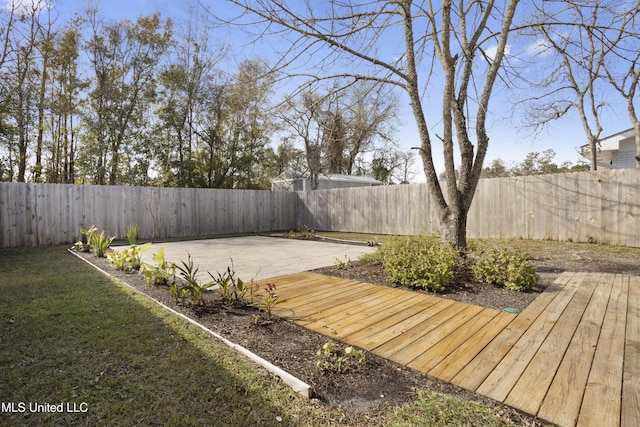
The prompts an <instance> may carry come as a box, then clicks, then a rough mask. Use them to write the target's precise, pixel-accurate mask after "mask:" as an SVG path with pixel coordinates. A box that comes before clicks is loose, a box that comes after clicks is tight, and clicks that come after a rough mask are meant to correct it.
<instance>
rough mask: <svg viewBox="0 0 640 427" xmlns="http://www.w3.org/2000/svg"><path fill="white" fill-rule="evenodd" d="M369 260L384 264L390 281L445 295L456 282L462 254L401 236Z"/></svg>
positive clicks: (418, 238) (421, 238) (426, 239)
mask: <svg viewBox="0 0 640 427" xmlns="http://www.w3.org/2000/svg"><path fill="white" fill-rule="evenodd" d="M374 254H375V255H371V256H369V257H365V258H364V259H366V260H370V261H377V262H379V263H381V264H382V265H384V267H385V276H386V279H387V280H388V281H389V282H392V283H398V284H400V285H403V286H407V287H412V288H422V289H427V290H431V291H435V292H441V291H443V290H444V289H445V285H446V284H447V283H448V282H449V281H451V279H453V277H454V274H455V271H456V268H457V267H458V265H459V264H460V261H461V260H460V253H459V252H458V250H456V249H455V248H453V247H452V246H450V245H447V244H443V243H440V242H437V241H434V240H433V239H431V238H429V237H426V236H422V235H420V236H398V237H394V238H391V239H389V240H388V241H387V242H386V243H385V244H384V245H383V246H381V247H380V248H378V249H377V250H376V252H375V253H374Z"/></svg>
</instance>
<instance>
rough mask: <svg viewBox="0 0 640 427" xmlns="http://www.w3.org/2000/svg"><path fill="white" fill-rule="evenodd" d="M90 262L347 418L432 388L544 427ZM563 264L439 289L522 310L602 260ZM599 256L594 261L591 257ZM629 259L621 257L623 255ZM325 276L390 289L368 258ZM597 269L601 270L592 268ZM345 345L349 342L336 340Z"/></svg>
mask: <svg viewBox="0 0 640 427" xmlns="http://www.w3.org/2000/svg"><path fill="white" fill-rule="evenodd" d="M81 256H83V257H84V258H85V259H87V260H88V261H89V262H90V263H92V264H94V265H96V266H97V267H99V268H101V269H102V270H104V271H106V272H107V273H108V274H110V275H112V276H114V277H116V278H117V279H119V280H121V281H124V282H125V283H127V284H129V285H130V286H132V287H134V288H135V289H137V290H138V291H140V292H142V293H144V294H146V295H148V296H149V297H151V298H153V299H155V300H157V301H159V302H161V303H163V304H165V305H167V306H169V307H171V308H173V309H174V310H176V311H178V312H181V313H183V314H185V315H187V316H190V317H191V318H193V319H195V320H197V321H198V322H199V323H201V324H202V325H204V326H206V327H207V328H209V329H211V330H212V331H215V332H217V333H218V334H220V335H222V336H224V337H225V338H227V339H229V340H230V341H232V342H235V343H237V344H239V345H241V346H243V347H245V348H247V349H249V350H250V351H252V352H254V353H255V354H257V355H259V356H261V357H262V358H264V359H266V360H268V361H269V362H271V363H273V364H275V365H276V366H279V367H280V368H282V369H284V370H285V371H287V372H289V373H291V374H292V375H294V376H296V377H297V378H299V379H301V380H302V381H304V382H306V383H307V384H309V385H310V386H311V387H312V390H313V394H314V398H315V399H318V400H320V401H322V402H324V403H325V404H327V405H331V406H334V407H341V408H342V409H343V410H344V411H345V419H344V420H341V421H342V422H346V423H349V422H350V419H352V418H353V419H355V417H358V416H360V417H361V416H363V415H364V416H366V417H368V419H369V420H370V423H371V424H372V425H383V424H384V419H383V418H384V416H383V415H382V411H380V409H381V407H382V406H383V405H399V404H403V403H407V402H408V401H410V400H412V399H414V398H415V396H416V395H415V390H416V389H418V388H425V389H430V390H433V391H435V392H438V393H442V394H444V395H448V396H453V397H456V398H459V399H463V400H469V401H475V402H479V403H481V404H483V405H485V406H486V407H487V408H489V409H490V410H491V411H492V412H494V413H495V414H497V415H500V416H502V417H504V418H507V419H510V420H511V421H512V422H514V423H515V424H516V425H523V426H533V425H544V424H543V423H542V422H540V421H539V420H537V419H535V418H534V417H532V416H529V415H526V414H522V413H520V412H519V411H517V410H514V409H513V408H510V407H508V406H506V405H503V404H500V403H498V402H495V401H493V400H491V399H488V398H485V397H483V396H479V395H477V394H475V393H472V392H469V391H467V390H464V389H461V388H459V387H457V386H455V385H453V384H450V383H447V382H443V381H440V380H437V379H434V378H430V377H428V376H426V375H424V374H421V373H418V372H416V371H413V370H411V369H409V368H406V367H404V366H401V365H398V364H396V363H393V362H390V361H388V360H385V359H382V358H379V357H377V356H375V355H373V354H370V353H367V360H366V363H364V364H353V365H352V366H350V368H349V369H347V370H346V371H344V372H340V373H331V372H327V371H325V370H323V369H322V368H320V367H318V366H317V363H316V361H317V355H316V351H317V350H318V349H320V348H321V347H322V346H323V345H324V344H325V343H326V342H327V341H329V338H327V337H325V336H322V335H320V334H318V333H315V332H312V331H309V330H306V329H304V328H302V327H300V326H298V325H296V324H294V323H292V322H289V321H287V320H285V319H278V318H275V317H274V318H273V319H272V320H268V319H266V317H265V316H264V314H262V316H261V317H260V319H259V321H257V322H256V317H255V315H256V314H259V311H258V310H257V309H256V308H253V307H247V306H237V305H230V304H228V303H224V302H223V301H222V299H221V298H220V296H219V294H218V292H206V293H205V303H206V304H205V307H204V308H199V309H197V310H195V311H194V310H192V309H189V308H187V307H183V306H181V305H177V304H176V303H175V300H174V298H173V296H172V295H171V293H170V292H169V290H168V288H167V287H158V286H150V285H148V284H147V283H146V282H145V280H144V278H143V276H142V275H141V274H137V273H125V272H122V271H118V270H115V269H114V268H113V266H112V265H111V264H110V263H109V262H108V261H107V259H105V258H97V257H94V256H93V255H91V254H87V253H81ZM578 261H579V260H576V262H574V263H573V264H571V263H569V264H567V263H565V264H563V265H559V264H558V263H555V264H554V262H553V259H537V260H535V259H534V264H535V265H536V267H537V268H538V271H539V273H540V275H541V280H540V285H539V286H538V287H537V288H536V289H534V290H533V291H531V292H527V293H518V292H513V291H508V290H505V289H502V288H498V287H495V286H491V285H486V284H482V283H479V282H476V281H474V280H472V279H471V278H470V277H469V275H465V274H459V275H458V276H457V278H456V281H455V283H454V284H452V286H450V287H449V288H448V290H447V291H446V292H445V293H443V294H439V296H441V297H443V298H451V299H455V300H457V301H461V302H466V303H469V304H475V305H481V306H484V307H490V308H496V309H504V308H513V309H516V310H518V311H521V310H522V309H524V308H525V307H526V306H527V305H528V304H529V303H530V302H531V301H533V299H535V298H536V297H537V295H538V294H539V293H540V292H541V291H543V290H544V288H545V287H546V286H548V285H549V284H550V283H552V282H553V280H555V278H556V277H557V276H558V275H559V274H560V273H561V272H562V271H565V270H571V271H577V270H576V269H575V267H579V268H580V270H582V271H594V270H593V268H597V267H598V266H599V265H600V264H601V262H602V261H603V260H602V259H599V260H598V261H597V262H588V263H584V262H583V263H581V262H578ZM590 261H594V260H590ZM609 261H613V262H609V263H608V264H607V265H606V267H607V271H612V270H616V271H617V272H632V273H633V272H637V273H639V274H640V266H638V265H636V264H637V262H636V263H634V262H631V261H630V262H618V263H617V264H616V262H615V260H609ZM623 261H624V260H623ZM315 271H316V272H319V273H322V274H329V275H336V276H340V277H344V278H348V279H353V280H358V281H364V282H369V283H376V284H381V285H385V286H393V285H390V284H388V283H387V282H386V281H385V280H384V270H383V269H382V267H379V266H375V265H372V264H368V263H362V262H353V263H351V264H350V265H349V266H346V267H344V268H336V267H327V268H323V269H318V270H315ZM595 271H598V270H595ZM337 344H338V346H339V347H340V348H344V345H342V344H340V343H337Z"/></svg>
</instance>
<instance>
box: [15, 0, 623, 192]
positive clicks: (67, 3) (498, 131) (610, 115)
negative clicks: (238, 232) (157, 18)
mask: <svg viewBox="0 0 640 427" xmlns="http://www.w3.org/2000/svg"><path fill="white" fill-rule="evenodd" d="M3 1H6V0H3ZM23 1H28V0H23ZM31 1H34V0H31ZM55 1H56V4H57V5H58V9H59V10H60V11H61V12H62V15H63V17H65V16H67V17H68V16H71V15H72V14H73V13H74V12H77V13H81V11H82V10H83V9H84V8H86V5H87V1H86V0H55ZM190 2H191V3H190ZM202 3H203V4H204V5H206V6H207V7H210V8H212V9H214V10H216V12H217V13H220V14H223V15H226V16H231V14H232V10H231V9H230V7H229V4H228V3H226V2H225V1H224V0H202ZM189 4H193V5H197V2H196V1H195V0H187V1H185V0H102V1H101V2H100V3H99V7H100V10H101V15H103V16H105V17H107V18H110V19H118V20H119V19H125V18H129V19H135V18H136V17H138V16H140V15H149V14H152V13H154V12H156V11H159V12H160V13H161V15H162V17H164V18H166V17H171V18H172V19H173V20H174V23H178V22H179V21H180V20H182V19H184V18H186V17H187V15H188V10H189V7H190V6H189ZM214 34H215V35H216V37H217V38H218V39H219V40H221V41H223V42H225V43H228V44H230V45H231V46H232V49H233V47H234V46H235V49H236V50H235V52H241V53H240V54H236V55H232V56H231V57H230V61H238V60H239V59H241V57H242V56H251V55H254V54H256V53H259V54H260V55H261V56H263V57H265V58H267V59H269V57H270V54H271V56H273V54H272V51H270V49H271V43H272V41H271V40H265V41H264V43H262V44H261V45H260V46H256V45H253V44H247V42H248V41H249V40H250V37H249V36H247V35H245V34H242V33H241V32H240V31H239V30H237V29H236V30H232V29H228V28H220V29H218V30H216V32H215V33H214ZM273 43H276V44H277V43H281V41H273ZM513 43H516V44H517V43H520V45H512V46H510V51H511V52H512V53H514V52H518V54H520V55H524V54H527V53H528V54H531V53H532V52H533V51H534V50H535V49H534V47H535V41H531V40H529V41H528V43H531V44H530V45H523V44H522V43H521V41H520V42H519V41H515V42H513ZM232 51H233V50H232ZM514 54H515V53H514ZM533 66H537V67H538V68H539V69H540V70H544V56H540V57H539V58H538V63H537V64H535V63H534V65H533ZM436 90H437V89H436ZM612 92H613V91H612ZM512 98H513V94H512V93H510V92H509V91H508V90H505V89H503V88H500V87H496V90H495V91H494V96H493V98H492V100H491V104H490V108H491V112H492V114H491V115H490V117H489V120H488V123H487V125H488V131H489V136H490V138H491V142H490V144H489V151H488V153H487V157H486V160H485V166H486V165H488V164H489V163H490V162H491V161H492V160H493V159H496V158H501V159H502V160H504V161H505V162H506V163H507V164H508V165H509V164H512V163H514V162H519V161H522V160H523V159H524V158H525V156H526V155H527V153H529V152H532V151H538V152H542V151H544V150H546V149H549V148H551V149H553V150H554V151H555V152H556V158H555V161H556V162H557V163H561V162H563V161H570V162H572V163H576V162H577V161H578V160H579V158H580V157H579V155H578V153H577V151H576V148H577V147H579V146H580V145H582V144H584V143H585V141H586V138H585V134H584V131H583V129H582V125H581V124H580V121H579V119H578V116H577V114H576V113H575V112H572V113H571V114H570V115H568V116H567V117H565V118H563V119H561V120H559V121H556V122H554V123H552V124H551V125H549V126H547V128H545V129H544V130H543V131H542V132H541V133H539V134H537V135H534V134H533V133H532V131H530V130H527V129H522V128H521V127H520V124H521V123H519V120H520V119H518V118H513V117H512V115H511V109H512V106H511V101H510V100H511V99H512ZM400 100H401V106H400V111H401V121H402V124H401V126H400V130H399V132H398V134H397V139H398V141H399V143H400V145H401V146H402V147H403V148H409V147H413V146H417V145H419V138H418V134H417V130H416V126H415V122H414V120H413V117H412V113H411V110H410V108H409V105H408V102H407V98H406V97H405V96H402V97H401V98H400ZM436 104H437V103H436ZM439 109H440V106H437V108H436V110H435V111H434V112H436V115H437V110H439ZM601 119H602V124H603V127H604V130H603V133H602V136H607V135H611V134H614V133H617V132H620V131H622V130H625V129H628V128H630V127H631V125H630V123H629V120H628V118H627V113H626V109H625V107H624V102H623V101H622V100H621V99H620V98H618V96H617V94H615V93H612V94H610V96H608V98H607V108H605V110H604V111H603V115H602V117H601ZM436 122H437V120H436ZM432 130H433V131H434V133H438V132H437V123H436V124H434V125H433V127H432ZM434 139H435V138H434ZM441 157H442V156H441V154H440V153H436V152H434V159H435V161H436V168H437V169H438V171H439V172H440V171H442V170H443V169H444V167H443V166H442V164H443V163H442V160H441ZM421 167H422V165H421V162H420V160H419V159H418V158H416V169H418V170H421ZM423 180H424V177H423V175H422V173H420V175H419V176H418V177H417V178H416V181H423Z"/></svg>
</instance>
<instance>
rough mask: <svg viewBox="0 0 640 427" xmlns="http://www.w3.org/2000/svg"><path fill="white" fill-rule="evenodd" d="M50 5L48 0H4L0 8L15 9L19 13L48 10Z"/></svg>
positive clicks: (0, 3)
mask: <svg viewBox="0 0 640 427" xmlns="http://www.w3.org/2000/svg"><path fill="white" fill-rule="evenodd" d="M49 7H50V5H49V3H48V2H47V1H46V0H2V1H1V2H0V9H2V10H7V11H10V10H14V11H15V12H16V13H18V14H29V13H31V12H32V11H34V10H40V11H41V10H46V9H48V8H49Z"/></svg>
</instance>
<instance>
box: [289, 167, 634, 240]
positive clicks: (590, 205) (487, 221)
mask: <svg viewBox="0 0 640 427" xmlns="http://www.w3.org/2000/svg"><path fill="white" fill-rule="evenodd" d="M296 209H297V218H298V223H299V224H304V225H307V226H309V227H312V228H315V229H318V230H333V231H350V232H362V233H379V234H419V233H424V234H434V233H438V232H439V230H440V225H439V220H438V216H437V214H436V211H435V209H434V208H433V204H432V203H431V197H430V195H429V192H428V189H427V185H426V184H411V185H400V186H384V187H369V188H365V189H363V188H348V189H339V190H318V191H312V192H300V193H298V201H297V208H296ZM467 231H468V236H469V237H496V238H499V237H502V238H523V239H553V240H573V241H576V242H587V241H596V242H601V243H608V244H615V245H626V246H635V247H640V169H618V170H602V171H597V172H576V173H566V174H551V175H537V176H526V177H513V178H492V179H482V180H480V183H479V185H478V189H477V192H476V194H475V197H474V200H473V204H472V206H471V210H470V211H469V217H468V222H467Z"/></svg>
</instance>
